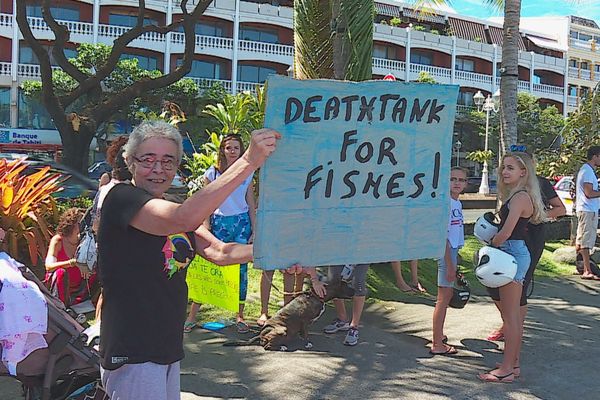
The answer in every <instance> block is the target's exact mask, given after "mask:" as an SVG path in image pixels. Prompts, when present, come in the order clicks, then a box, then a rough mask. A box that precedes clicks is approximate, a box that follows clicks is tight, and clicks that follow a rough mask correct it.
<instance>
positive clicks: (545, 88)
mask: <svg viewBox="0 0 600 400" xmlns="http://www.w3.org/2000/svg"><path fill="white" fill-rule="evenodd" d="M526 83H528V82H526ZM533 90H534V91H535V92H540V93H548V94H557V95H559V96H562V94H563V93H564V88H563V87H562V86H552V85H546V84H543V83H534V84H533Z"/></svg>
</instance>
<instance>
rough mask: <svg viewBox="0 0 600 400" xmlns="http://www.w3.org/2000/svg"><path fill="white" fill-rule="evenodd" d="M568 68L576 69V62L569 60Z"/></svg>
mask: <svg viewBox="0 0 600 400" xmlns="http://www.w3.org/2000/svg"><path fill="white" fill-rule="evenodd" d="M569 67H573V68H577V60H573V59H570V60H569Z"/></svg>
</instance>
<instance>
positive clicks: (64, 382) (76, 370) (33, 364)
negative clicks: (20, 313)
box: [0, 267, 108, 400]
mask: <svg viewBox="0 0 600 400" xmlns="http://www.w3.org/2000/svg"><path fill="white" fill-rule="evenodd" d="M19 269H20V271H21V273H22V274H23V277H25V278H26V279H28V280H30V281H32V282H34V283H35V284H36V285H37V286H38V287H39V288H40V290H41V291H42V293H43V294H44V297H45V298H46V301H47V303H48V333H47V334H46V335H44V338H45V339H46V342H47V343H48V347H47V348H43V349H38V350H35V351H33V352H32V353H31V354H30V355H29V356H28V357H27V358H25V359H24V360H23V361H21V362H20V363H18V364H17V375H16V376H15V378H16V379H17V380H19V381H20V382H21V383H22V385H23V394H24V396H25V399H27V400H76V399H80V400H84V399H85V400H108V396H106V395H105V394H104V392H103V391H102V389H101V387H100V386H101V385H100V359H99V355H98V353H97V351H96V350H95V349H94V347H93V346H94V345H95V342H94V341H92V342H91V343H88V342H89V341H88V338H87V335H86V334H84V333H83V330H84V328H83V327H82V326H81V325H80V324H79V323H78V322H77V321H76V320H75V319H74V318H73V316H72V315H70V314H69V312H68V311H67V310H66V309H65V306H64V304H63V303H62V302H61V301H60V300H58V299H56V298H54V297H52V295H51V294H50V292H49V291H48V289H47V288H46V287H45V286H44V284H43V283H42V282H40V280H39V279H38V278H37V277H36V276H35V275H34V274H33V273H32V272H31V271H30V270H29V269H28V268H27V267H21V268H19ZM0 290H1V288H0ZM1 351H2V348H1V346H0V354H1ZM0 375H5V376H9V373H8V370H7V369H6V367H5V366H4V364H3V363H0Z"/></svg>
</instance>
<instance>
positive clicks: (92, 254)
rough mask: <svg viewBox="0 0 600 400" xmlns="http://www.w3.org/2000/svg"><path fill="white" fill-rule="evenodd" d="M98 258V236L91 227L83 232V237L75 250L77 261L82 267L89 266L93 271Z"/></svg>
mask: <svg viewBox="0 0 600 400" xmlns="http://www.w3.org/2000/svg"><path fill="white" fill-rule="evenodd" d="M97 260H98V247H97V246H96V238H95V237H94V233H93V232H92V230H91V229H86V230H85V231H84V232H83V238H82V239H81V241H80V242H79V246H77V250H76V251H75V261H76V262H77V266H78V267H79V268H80V269H81V268H82V267H87V269H88V270H89V271H90V272H92V271H93V270H94V268H95V267H96V261H97Z"/></svg>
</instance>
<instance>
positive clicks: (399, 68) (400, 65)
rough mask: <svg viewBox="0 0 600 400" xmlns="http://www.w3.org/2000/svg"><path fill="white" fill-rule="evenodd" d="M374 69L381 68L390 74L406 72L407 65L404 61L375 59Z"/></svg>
mask: <svg viewBox="0 0 600 400" xmlns="http://www.w3.org/2000/svg"><path fill="white" fill-rule="evenodd" d="M373 68H381V69H384V70H386V71H389V72H404V71H405V70H406V63H405V62H404V61H398V60H388V59H386V58H375V57H373Z"/></svg>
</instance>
